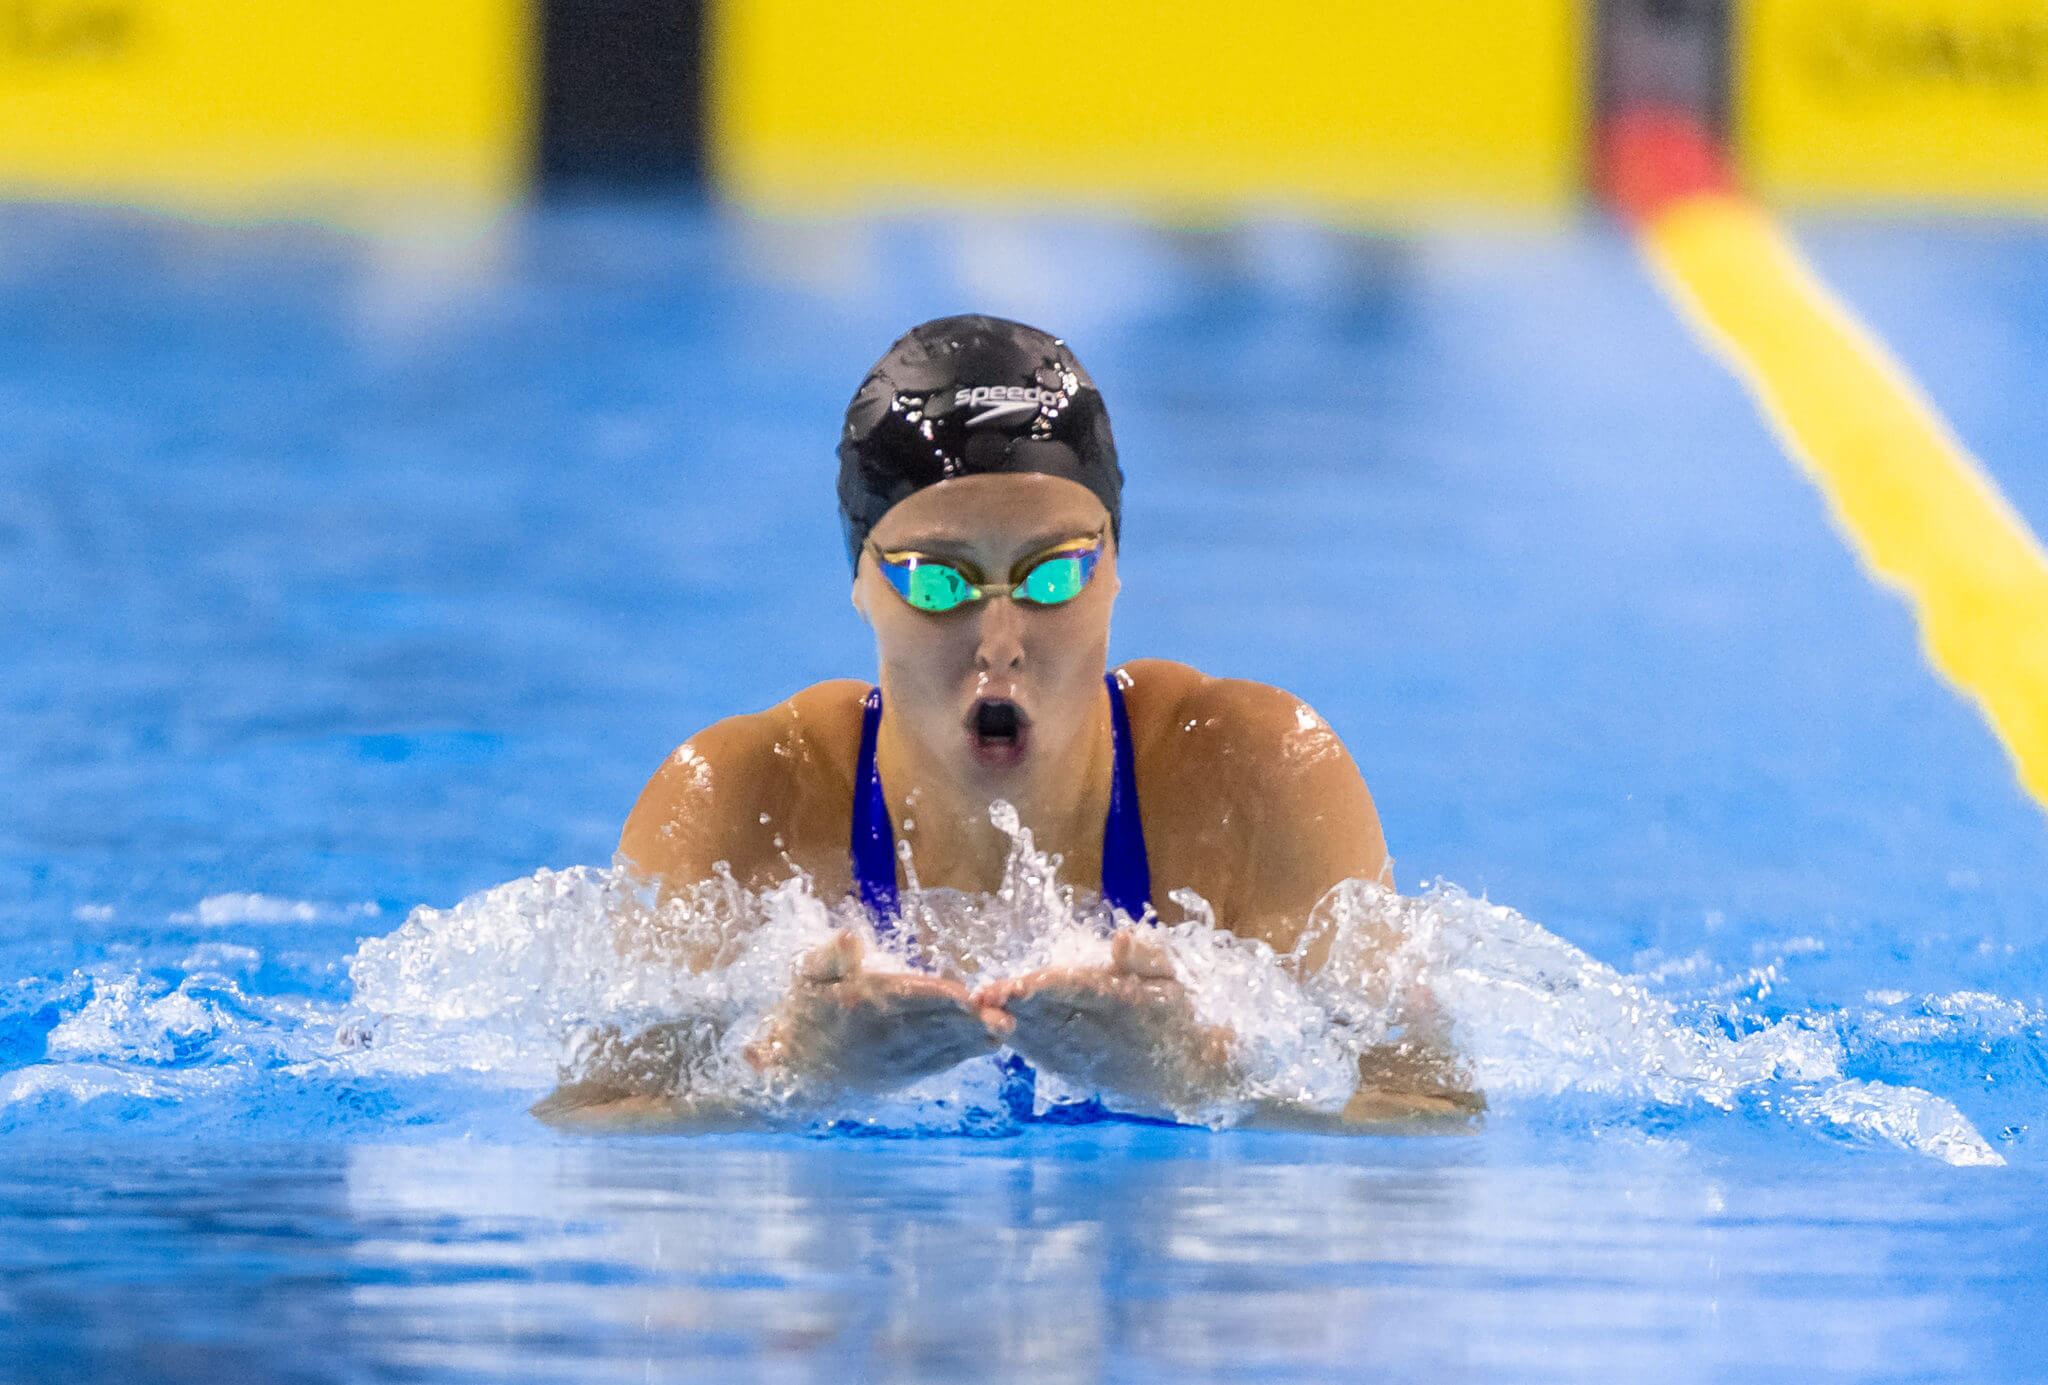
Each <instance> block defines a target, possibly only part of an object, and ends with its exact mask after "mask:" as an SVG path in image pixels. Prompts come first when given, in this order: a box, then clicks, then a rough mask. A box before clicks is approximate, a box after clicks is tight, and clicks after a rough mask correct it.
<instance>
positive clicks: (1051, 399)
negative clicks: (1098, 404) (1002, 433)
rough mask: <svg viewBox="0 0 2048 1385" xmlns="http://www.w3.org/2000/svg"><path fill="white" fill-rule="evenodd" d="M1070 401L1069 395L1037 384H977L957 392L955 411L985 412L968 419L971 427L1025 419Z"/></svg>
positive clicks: (954, 404)
mask: <svg viewBox="0 0 2048 1385" xmlns="http://www.w3.org/2000/svg"><path fill="white" fill-rule="evenodd" d="M1066 401H1067V397H1066V395H1064V394H1062V393H1061V392H1060V391H1058V390H1045V389H1040V388H1039V387H1038V386H1036V385H976V386H974V387H973V388H972V389H959V390H955V391H953V407H954V408H956V409H980V410H981V412H980V413H978V414H976V415H974V417H972V418H970V419H968V420H967V426H968V427H969V428H976V427H979V426H980V425H982V424H984V423H998V422H1007V421H1009V420H1011V419H1018V418H1025V417H1028V416H1030V415H1032V414H1035V413H1037V412H1038V411H1039V410H1040V409H1057V408H1059V407H1060V406H1061V405H1062V404H1064V403H1066Z"/></svg>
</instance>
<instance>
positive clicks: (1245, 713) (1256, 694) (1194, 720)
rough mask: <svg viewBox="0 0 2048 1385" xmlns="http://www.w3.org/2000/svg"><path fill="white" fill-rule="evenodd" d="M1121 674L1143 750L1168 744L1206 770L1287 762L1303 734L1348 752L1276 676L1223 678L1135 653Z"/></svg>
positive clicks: (1174, 756) (1181, 759)
mask: <svg viewBox="0 0 2048 1385" xmlns="http://www.w3.org/2000/svg"><path fill="white" fill-rule="evenodd" d="M1117 674H1118V677H1119V679H1120V681H1121V682H1122V684H1123V688H1124V705H1125V707H1126V708H1127V710H1128V711H1129V713H1130V717H1131V737H1132V740H1133V741H1134V742H1135V743H1136V746H1137V748H1138V749H1139V750H1140V752H1141V753H1142V752H1143V751H1145V750H1146V749H1151V750H1154V751H1165V752H1167V753H1166V756H1165V757H1164V758H1170V759H1171V760H1173V761H1175V762H1177V763H1186V764H1188V765H1189V767H1190V768H1199V769H1200V770H1201V772H1204V773H1206V772H1208V771H1211V770H1213V769H1215V768H1217V767H1218V766H1219V765H1220V764H1221V763H1223V762H1227V761H1238V760H1250V761H1252V762H1254V763H1253V764H1252V765H1251V766H1249V767H1248V768H1250V769H1254V770H1256V769H1263V768H1265V767H1269V766H1271V767H1281V766H1280V761H1281V760H1282V759H1283V758H1284V757H1288V756H1290V755H1291V756H1294V757H1296V758H1298V757H1299V755H1300V753H1301V750H1302V741H1303V738H1304V737H1305V736H1306V737H1309V738H1312V739H1320V740H1322V741H1324V742H1325V744H1324V745H1323V746H1322V747H1320V748H1323V749H1328V748H1329V746H1330V745H1332V744H1333V745H1334V748H1335V750H1336V752H1337V753H1339V754H1345V752H1344V748H1343V743H1342V742H1341V741H1338V740H1337V737H1336V733H1335V732H1334V731H1331V730H1330V727H1329V724H1328V723H1327V722H1325V721H1324V720H1323V719H1322V718H1321V717H1319V716H1317V715H1316V713H1315V711H1314V709H1313V708H1311V707H1310V706H1309V705H1308V704H1307V703H1306V702H1304V701H1302V700H1301V699H1300V698H1299V697H1296V696H1295V695H1294V694H1293V693H1291V692H1288V691H1287V690H1286V689H1284V688H1276V687H1274V686H1272V685H1271V684H1270V683H1259V682H1254V681H1252V680H1251V679H1248V678H1218V677H1215V676H1213V675H1211V674H1207V673H1204V672H1202V671H1201V670H1200V669H1198V668H1193V667H1191V666H1189V665H1187V664H1183V663H1177V662H1175V661H1174V660H1172V659H1133V660H1131V661H1130V662H1129V663H1127V664H1124V665H1122V666H1121V667H1119V668H1118V670H1117ZM1346 758H1347V759H1348V758H1349V757H1348V754H1347V755H1346ZM1260 777H1262V776H1261V775H1259V774H1256V773H1254V774H1253V779H1254V780H1257V779H1258V778H1260Z"/></svg>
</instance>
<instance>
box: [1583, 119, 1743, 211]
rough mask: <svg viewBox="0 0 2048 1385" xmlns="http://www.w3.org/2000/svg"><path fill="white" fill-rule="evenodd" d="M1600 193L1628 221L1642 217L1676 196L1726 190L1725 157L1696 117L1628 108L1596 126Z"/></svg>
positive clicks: (1731, 184)
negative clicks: (1597, 128) (1601, 124)
mask: <svg viewBox="0 0 2048 1385" xmlns="http://www.w3.org/2000/svg"><path fill="white" fill-rule="evenodd" d="M1596 179H1597V185H1598V187H1599V190H1600V196H1601V199H1602V200H1603V201H1605V202H1606V203H1607V204H1608V205H1609V206H1611V207H1613V208H1614V209H1615V210H1616V211H1618V212H1620V213H1621V214H1622V215H1623V216H1625V217H1627V218H1628V219H1629V220H1631V221H1647V220H1649V219H1650V218H1651V217H1653V216H1655V215H1656V214H1657V213H1658V212H1660V211H1662V210H1663V209H1664V207H1665V206H1667V205H1668V204H1670V203H1671V202H1673V201H1675V200H1677V199H1678V198H1681V197H1688V196H1691V195H1692V194H1694V193H1700V192H1722V193H1732V192H1734V191H1736V183H1735V175H1734V173H1733V172H1732V171H1731V170H1730V168H1729V166H1728V158H1727V155H1726V154H1725V153H1724V152H1723V150H1722V149H1721V146H1720V144H1719V142H1718V141H1717V140H1715V138H1714V136H1713V135H1712V134H1710V133H1709V132H1708V130H1707V127H1706V125H1705V123H1704V122H1702V121H1701V120H1700V118H1699V117H1698V116H1696V115H1694V114H1693V113H1692V112H1690V111H1686V110H1681V109H1679V108H1677V107H1673V106H1648V105H1645V106H1632V107H1629V108H1628V109H1626V110H1622V111H1617V112H1616V113H1615V114H1614V115H1612V116H1609V117H1608V119H1607V122H1606V124H1605V125H1603V126H1602V127H1601V130H1600V140H1599V155H1598V164H1597V167H1596Z"/></svg>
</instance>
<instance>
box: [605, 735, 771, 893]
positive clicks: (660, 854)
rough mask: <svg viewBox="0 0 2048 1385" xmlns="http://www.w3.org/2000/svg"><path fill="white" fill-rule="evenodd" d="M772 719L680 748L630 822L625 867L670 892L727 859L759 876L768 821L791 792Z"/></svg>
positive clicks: (622, 841) (624, 840) (622, 850)
mask: <svg viewBox="0 0 2048 1385" xmlns="http://www.w3.org/2000/svg"><path fill="white" fill-rule="evenodd" d="M773 718H774V712H773V711H769V712H758V713H754V714H753V715H750V716H738V717H728V718H726V719H725V720H724V721H721V722H717V723H715V724H713V725H711V726H707V727H706V728H704V730H702V731H700V732H698V733H697V734H696V735H694V736H692V737H690V739H689V740H687V741H684V742H683V743H682V745H680V746H678V747H677V748H676V750H675V752H674V753H673V754H671V755H670V756H669V757H668V759H666V760H664V761H663V762H662V765H661V768H660V769H658V770H656V771H655V772H654V776H653V777H652V778H651V779H649V780H648V781H647V787H646V788H644V789H642V790H641V791H640V799H639V801H638V802H637V803H635V804H634V805H633V811H632V813H631V814H629V815H628V816H627V818H626V825H625V828H624V830H623V831H621V832H620V834H619V857H620V859H621V863H622V864H624V865H626V866H628V867H630V868H631V869H632V870H633V871H635V872H636V873H638V874H639V875H641V876H642V877H644V878H646V879H648V880H650V881H653V882H655V883H657V884H659V885H660V886H661V887H662V888H663V891H664V893H668V892H672V891H675V890H681V889H685V888H687V887H689V886H691V885H694V884H697V883H698V882H699V881H703V880H709V879H710V878H711V877H712V874H713V868H714V867H715V866H716V865H717V863H718V862H720V861H724V862H726V863H728V864H729V865H730V866H731V867H732V869H733V871H734V873H735V874H736V875H738V874H740V873H741V872H742V871H745V872H746V873H747V874H749V875H750V874H752V873H753V870H752V868H753V867H754V866H755V865H756V863H757V862H758V860H759V858H761V857H762V855H763V854H764V852H763V847H764V846H765V847H768V848H769V849H770V850H772V841H773V837H774V833H773V831H772V829H770V828H766V827H764V826H763V824H762V823H761V820H760V819H761V815H762V814H763V813H764V812H771V805H772V804H773V803H774V800H776V799H777V798H778V797H780V796H782V793H783V792H786V785H785V784H784V783H783V782H782V781H783V780H784V779H785V778H786V773H785V771H784V769H783V766H782V765H781V763H779V759H778V757H777V756H776V754H775V753H774V747H775V729H776V728H775V726H774V725H773ZM750 829H751V830H750ZM743 883H746V881H745V880H744V879H743Z"/></svg>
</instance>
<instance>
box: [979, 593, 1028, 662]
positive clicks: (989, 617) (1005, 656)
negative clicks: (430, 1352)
mask: <svg viewBox="0 0 2048 1385" xmlns="http://www.w3.org/2000/svg"><path fill="white" fill-rule="evenodd" d="M974 663H975V667H977V668H979V669H982V670H983V671H985V672H988V673H997V672H1007V671H1011V670H1014V669H1019V668H1022V667H1023V666H1024V617H1023V615H1022V613H1021V612H1019V611H1018V609H1017V603H1016V602H1014V601H1005V600H1001V599H997V600H994V601H988V602H984V603H983V604H982V611H981V644H980V645H979V646H978V647H977V648H976V649H975V651H974Z"/></svg>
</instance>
